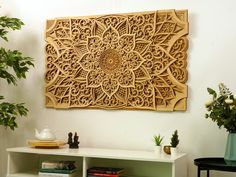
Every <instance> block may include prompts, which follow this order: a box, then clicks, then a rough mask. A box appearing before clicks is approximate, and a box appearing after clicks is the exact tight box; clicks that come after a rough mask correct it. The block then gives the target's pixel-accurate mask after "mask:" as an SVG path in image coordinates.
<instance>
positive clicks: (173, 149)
mask: <svg viewBox="0 0 236 177" xmlns="http://www.w3.org/2000/svg"><path fill="white" fill-rule="evenodd" d="M178 144H179V135H178V131H177V130H175V131H174V133H173V134H172V137H171V141H170V145H171V148H170V151H171V155H172V156H176V154H177V145H178Z"/></svg>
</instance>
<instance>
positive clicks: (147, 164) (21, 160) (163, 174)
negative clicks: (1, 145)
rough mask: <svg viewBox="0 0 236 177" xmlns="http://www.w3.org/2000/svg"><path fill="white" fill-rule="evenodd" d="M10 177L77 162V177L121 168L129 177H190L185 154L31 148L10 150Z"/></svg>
mask: <svg viewBox="0 0 236 177" xmlns="http://www.w3.org/2000/svg"><path fill="white" fill-rule="evenodd" d="M7 152H8V169H7V177H38V170H39V169H40V165H41V162H42V161H44V160H74V161H76V166H77V168H78V169H79V174H78V177H86V176H87V174H86V172H87V169H88V168H90V167H93V166H108V167H119V168H124V169H125V174H124V175H125V176H127V177H131V176H132V177H187V161H186V160H187V159H186V154H183V153H179V154H177V156H175V157H171V156H170V155H165V154H162V155H161V156H160V157H157V156H156V155H155V154H154V152H151V151H131V150H118V149H99V148H79V149H68V148H59V149H36V148H31V147H16V148H8V149H7Z"/></svg>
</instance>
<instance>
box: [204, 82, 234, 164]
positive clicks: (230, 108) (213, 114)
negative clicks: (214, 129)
mask: <svg viewBox="0 0 236 177" xmlns="http://www.w3.org/2000/svg"><path fill="white" fill-rule="evenodd" d="M207 91H208V93H209V94H210V95H211V96H212V97H211V98H210V99H209V100H208V101H206V103H205V106H206V108H207V113H206V115H205V117H206V118H210V119H212V121H213V122H216V123H217V125H218V127H219V128H221V127H224V128H225V129H226V131H227V132H229V134H228V139H227V145H226V151H225V156H224V158H225V160H227V161H228V162H230V161H234V162H235V163H236V148H233V147H236V94H233V93H232V92H231V91H230V90H229V89H228V88H227V87H226V86H225V85H224V84H223V83H220V84H219V93H218V94H217V93H216V91H215V90H213V89H211V88H207ZM232 163H233V162H232Z"/></svg>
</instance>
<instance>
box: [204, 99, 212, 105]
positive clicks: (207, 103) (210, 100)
mask: <svg viewBox="0 0 236 177" xmlns="http://www.w3.org/2000/svg"><path fill="white" fill-rule="evenodd" d="M212 103H213V99H209V100H207V101H206V102H205V106H206V107H208V106H210V105H212Z"/></svg>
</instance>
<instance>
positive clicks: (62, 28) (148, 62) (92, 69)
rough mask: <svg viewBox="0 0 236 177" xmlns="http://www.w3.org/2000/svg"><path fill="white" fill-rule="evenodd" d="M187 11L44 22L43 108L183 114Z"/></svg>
mask: <svg viewBox="0 0 236 177" xmlns="http://www.w3.org/2000/svg"><path fill="white" fill-rule="evenodd" d="M187 35H188V14H187V10H162V11H152V12H139V13H128V14H113V15H100V16H89V17H70V18H57V19H52V20H47V24H46V35H45V38H46V46H45V54H46V73H45V82H46V86H45V97H46V103H45V104H46V106H47V107H54V108H102V109H144V110H155V111H174V110H181V111H183V110H186V100H187V85H186V81H187V78H188V77H187V69H186V68H187V49H188V40H187Z"/></svg>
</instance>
